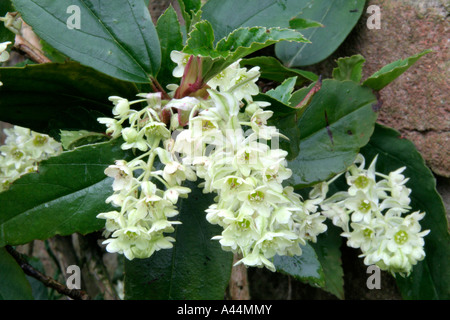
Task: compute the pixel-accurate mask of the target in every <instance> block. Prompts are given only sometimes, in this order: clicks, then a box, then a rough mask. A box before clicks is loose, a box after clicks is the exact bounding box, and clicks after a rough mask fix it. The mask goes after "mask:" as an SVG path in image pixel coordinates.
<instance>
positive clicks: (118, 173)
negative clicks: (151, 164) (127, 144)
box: [105, 160, 134, 191]
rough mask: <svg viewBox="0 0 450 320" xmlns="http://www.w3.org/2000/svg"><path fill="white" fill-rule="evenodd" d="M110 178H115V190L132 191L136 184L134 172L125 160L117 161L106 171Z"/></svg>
mask: <svg viewBox="0 0 450 320" xmlns="http://www.w3.org/2000/svg"><path fill="white" fill-rule="evenodd" d="M105 174H106V175H107V176H108V177H111V178H114V182H113V185H112V187H113V190H114V191H120V190H127V191H128V190H130V189H131V187H132V186H133V183H134V177H133V170H132V169H131V168H130V167H129V166H128V162H127V161H125V160H116V162H115V164H113V165H110V166H108V168H106V169H105Z"/></svg>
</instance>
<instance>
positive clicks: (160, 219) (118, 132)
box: [97, 93, 196, 260]
mask: <svg viewBox="0 0 450 320" xmlns="http://www.w3.org/2000/svg"><path fill="white" fill-rule="evenodd" d="M140 96H141V97H142V98H143V99H138V100H135V101H131V102H130V101H128V100H126V99H123V98H120V97H116V96H113V97H110V100H111V101H112V102H113V104H114V108H113V110H112V112H113V115H114V116H115V117H114V118H99V119H98V121H99V122H100V123H103V124H105V125H106V126H107V131H106V132H107V133H108V134H110V135H111V136H112V137H114V138H116V137H119V136H122V138H123V140H124V143H123V144H122V146H121V148H122V149H123V150H127V149H138V150H140V151H141V152H142V154H141V155H139V156H137V157H136V158H134V159H133V160H131V161H129V162H127V161H125V160H117V161H116V163H115V164H114V165H111V166H109V167H108V168H107V169H106V170H105V174H106V175H108V176H109V177H112V178H113V179H114V182H113V185H112V187H113V191H114V193H113V194H112V195H111V196H110V197H109V198H108V199H107V200H106V202H107V203H111V204H112V205H114V206H115V207H120V210H114V211H109V212H103V213H100V214H99V215H98V216H97V217H98V218H101V219H105V220H106V226H105V236H107V237H110V238H109V239H107V240H105V241H104V243H105V244H107V247H106V249H107V250H108V251H109V252H119V253H122V254H124V255H125V256H126V257H127V258H128V259H130V260H132V259H134V258H147V257H149V256H151V255H152V254H153V253H154V252H155V251H158V250H160V249H162V248H171V247H172V242H173V241H174V239H173V238H172V237H168V236H166V235H165V233H171V232H173V231H174V228H173V225H174V224H177V223H179V222H177V221H169V220H168V218H171V217H174V216H176V215H177V214H178V211H177V210H176V207H175V204H176V202H177V201H178V197H179V196H185V195H186V194H187V193H189V192H190V189H189V188H185V187H182V186H181V183H182V182H183V181H184V180H186V179H189V180H195V179H196V176H195V173H194V172H193V171H192V170H191V169H190V168H189V167H186V166H183V165H182V164H180V163H179V162H178V161H177V160H176V158H175V157H174V154H173V153H171V152H170V149H171V145H173V141H172V140H171V133H170V131H169V129H168V128H167V127H166V125H165V124H164V123H163V122H161V120H160V116H159V114H160V113H161V111H162V101H161V94H160V93H153V94H148V95H140ZM139 103H145V104H146V106H145V107H144V108H142V109H141V110H139V111H136V110H133V109H131V108H130V106H131V105H133V104H139ZM166 110H170V106H169V108H167V109H166ZM125 124H126V125H125ZM160 145H163V146H164V147H163V148H162V147H161V146H160ZM156 157H158V158H159V161H160V162H161V163H162V164H164V165H165V167H164V169H163V170H156V169H155V167H154V164H155V163H154V162H155V159H156ZM143 159H145V160H146V161H144V160H143ZM152 180H153V182H152ZM157 184H158V185H157ZM162 188H163V189H164V190H163V189H162Z"/></svg>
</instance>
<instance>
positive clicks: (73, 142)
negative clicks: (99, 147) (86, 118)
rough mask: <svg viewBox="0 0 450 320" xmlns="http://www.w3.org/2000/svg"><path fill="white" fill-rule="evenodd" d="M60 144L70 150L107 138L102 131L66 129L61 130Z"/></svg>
mask: <svg viewBox="0 0 450 320" xmlns="http://www.w3.org/2000/svg"><path fill="white" fill-rule="evenodd" d="M60 138H61V144H62V147H63V148H64V150H72V149H74V148H76V147H80V146H83V145H86V144H93V143H96V142H101V141H102V140H103V141H104V140H106V139H108V137H107V136H106V135H105V134H103V133H98V132H91V131H86V130H79V131H66V130H61V134H60Z"/></svg>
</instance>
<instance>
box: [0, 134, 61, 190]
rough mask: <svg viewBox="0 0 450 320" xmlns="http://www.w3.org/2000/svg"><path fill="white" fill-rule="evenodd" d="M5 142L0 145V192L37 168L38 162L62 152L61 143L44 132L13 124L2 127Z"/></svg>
mask: <svg viewBox="0 0 450 320" xmlns="http://www.w3.org/2000/svg"><path fill="white" fill-rule="evenodd" d="M4 133H5V134H6V139H5V144H4V145H2V146H0V192H2V191H5V190H7V189H8V188H9V186H10V184H11V183H13V182H14V181H15V180H17V179H18V178H20V177H21V176H22V175H24V174H26V173H30V172H35V171H37V170H38V165H39V162H41V161H43V160H46V159H48V158H50V157H54V156H57V155H59V154H60V153H61V152H62V147H61V144H60V143H59V142H57V141H55V140H54V139H53V138H51V137H50V136H48V135H46V134H41V133H38V132H34V131H31V130H30V129H28V128H23V127H19V126H14V127H12V128H9V129H4Z"/></svg>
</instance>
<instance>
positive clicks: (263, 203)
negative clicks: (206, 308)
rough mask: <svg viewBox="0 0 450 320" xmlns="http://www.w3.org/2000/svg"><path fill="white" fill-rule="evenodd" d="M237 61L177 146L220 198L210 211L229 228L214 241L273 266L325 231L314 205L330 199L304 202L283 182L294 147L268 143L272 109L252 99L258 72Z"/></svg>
mask: <svg viewBox="0 0 450 320" xmlns="http://www.w3.org/2000/svg"><path fill="white" fill-rule="evenodd" d="M238 63H239V62H237V63H235V64H233V65H231V66H230V67H228V68H227V69H225V70H224V71H223V72H222V73H220V74H219V75H218V76H216V77H215V78H213V79H212V80H211V81H210V82H209V83H208V85H210V87H211V88H216V89H219V90H220V91H217V90H216V89H210V90H208V93H209V99H207V100H205V101H202V103H201V104H199V105H198V107H197V109H196V110H195V112H196V116H195V117H191V118H190V121H189V128H188V129H185V130H183V131H182V132H181V133H180V134H179V135H178V136H177V139H176V142H175V146H174V150H175V151H177V152H179V153H180V154H181V155H182V159H183V163H184V164H185V165H190V166H193V167H194V168H195V171H196V174H197V176H198V177H200V178H202V179H203V180H204V182H202V184H201V187H203V189H204V192H207V193H209V192H214V193H216V194H217V195H218V196H217V197H216V200H217V201H216V202H215V203H214V204H212V205H211V206H210V207H209V208H208V209H207V215H206V219H207V220H208V221H209V222H210V223H212V224H218V225H220V226H221V227H223V232H222V234H220V235H217V236H216V237H214V238H213V239H216V240H218V241H219V242H220V244H221V246H222V248H223V249H224V250H228V251H232V252H235V253H239V254H241V255H242V259H241V260H240V261H239V262H238V263H244V264H245V265H248V266H260V267H261V266H265V267H267V268H268V269H270V270H273V271H274V270H275V267H274V265H273V262H272V261H271V258H273V257H274V256H275V255H276V254H279V255H300V254H301V247H300V245H302V244H305V242H306V241H308V240H310V241H315V240H316V237H317V235H318V234H320V233H322V232H324V231H325V230H326V225H325V224H324V223H323V222H324V220H325V217H323V216H322V215H320V214H319V213H317V212H316V210H317V206H316V205H315V204H318V203H320V202H321V201H322V200H323V199H319V198H317V199H314V200H306V201H303V200H302V199H301V197H300V196H299V195H297V194H295V193H294V192H293V189H292V188H291V187H283V185H282V183H283V181H284V180H286V179H287V178H289V177H290V176H291V171H290V169H288V168H287V167H286V165H287V161H286V156H287V152H285V151H283V150H281V149H274V148H271V147H269V145H268V144H267V140H271V139H272V138H277V139H278V138H279V133H278V131H277V129H276V128H275V127H270V126H267V119H269V118H270V116H271V115H272V112H271V111H265V110H264V107H265V106H267V104H266V103H262V102H256V101H252V95H255V94H257V93H258V87H257V85H256V83H255V82H256V80H257V76H258V75H259V70H258V68H253V69H251V70H248V71H247V70H246V69H244V68H240V67H239V64H238ZM243 100H244V101H245V104H246V107H245V108H244V107H243V106H244V103H243ZM241 109H244V110H243V112H241Z"/></svg>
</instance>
